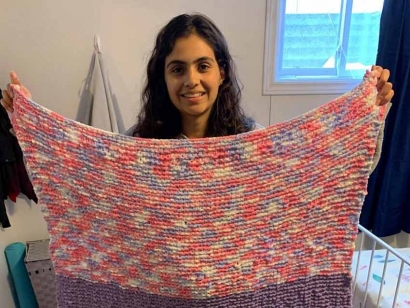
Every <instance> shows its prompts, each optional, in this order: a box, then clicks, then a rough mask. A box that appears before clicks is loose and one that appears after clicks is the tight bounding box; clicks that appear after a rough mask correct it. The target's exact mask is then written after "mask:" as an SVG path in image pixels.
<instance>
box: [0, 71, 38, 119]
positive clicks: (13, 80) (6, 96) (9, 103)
mask: <svg viewBox="0 0 410 308" xmlns="http://www.w3.org/2000/svg"><path fill="white" fill-rule="evenodd" d="M13 88H14V89H16V90H19V91H20V92H21V93H23V95H24V96H25V97H27V98H31V93H30V91H29V90H28V89H27V88H26V87H25V86H23V85H22V84H21V81H20V79H19V78H18V76H17V74H16V73H15V72H10V83H9V84H7V90H3V91H2V95H3V98H2V100H1V104H2V105H3V107H4V108H5V109H6V110H7V111H8V112H13V111H14V109H13Z"/></svg>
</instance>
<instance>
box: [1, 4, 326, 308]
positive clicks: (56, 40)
mask: <svg viewBox="0 0 410 308" xmlns="http://www.w3.org/2000/svg"><path fill="white" fill-rule="evenodd" d="M194 11H197V12H201V13H204V14H206V15H208V16H210V17H211V18H212V19H213V20H214V21H215V22H216V24H217V25H218V26H219V27H220V29H221V30H222V32H223V33H224V34H225V36H226V38H227V40H228V42H229V44H230V49H231V52H232V55H233V56H234V59H235V61H236V63H237V65H238V70H239V75H240V79H241V81H242V83H243V84H244V86H245V88H244V92H243V102H244V107H245V109H246V111H247V113H248V114H249V115H251V116H253V117H254V118H256V120H257V121H258V122H259V123H260V124H262V125H265V126H266V125H269V124H273V123H277V122H281V121H284V120H287V119H289V118H292V117H295V116H297V115H299V114H301V113H303V112H306V111H308V110H310V109H312V108H314V107H317V106H318V105H320V104H321V103H324V102H326V101H328V100H330V99H332V98H333V97H332V96H321V95H312V96H299V97H298V96H277V97H274V96H272V97H269V96H262V95H261V91H262V71H263V70H262V65H263V48H264V26H265V0H224V1H220V0H219V1H218V0H208V1H202V0H189V1H188V0H167V1H161V0H151V1H149V0H116V1H114V0H70V1H62V0H36V1H29V0H26V1H24V0H17V1H16V0H1V10H0V38H1V42H0V64H1V65H0V86H3V87H4V85H5V84H6V83H7V82H8V72H9V71H10V70H15V71H16V72H17V73H18V74H19V76H20V78H21V80H22V81H23V82H24V83H25V85H26V86H27V87H29V89H30V90H31V92H32V94H33V97H34V99H35V100H36V101H38V102H40V103H41V104H43V105H44V106H46V107H48V108H50V109H52V110H54V111H56V112H58V113H61V114H63V115H65V116H67V117H72V118H73V117H75V114H76V110H77V106H78V91H79V89H80V87H81V83H82V80H83V79H84V78H85V76H86V73H87V70H88V66H89V62H90V59H91V54H92V51H93V36H94V34H99V35H100V38H101V45H102V50H103V52H104V56H105V60H106V62H107V67H108V68H109V70H110V71H109V75H110V78H111V81H112V84H113V88H114V89H115V92H116V94H117V96H118V98H119V103H120V108H121V112H122V114H123V118H124V122H125V124H126V126H131V125H132V124H133V123H134V122H135V116H136V114H137V110H138V107H139V104H138V100H139V93H140V89H141V84H142V81H143V73H144V68H145V65H146V61H147V57H148V53H149V51H150V50H151V48H152V47H153V42H154V37H155V35H156V33H157V32H158V30H159V29H160V28H161V27H162V26H163V25H164V24H165V23H166V22H167V21H168V20H169V19H171V18H172V17H174V16H176V15H178V14H180V13H185V12H194ZM7 208H8V212H9V218H10V222H11V224H12V227H11V228H9V229H5V230H0V303H1V307H2V308H8V307H13V304H12V299H11V295H10V292H9V288H8V285H7V281H6V272H7V268H6V265H5V260H4V257H3V252H2V251H3V250H4V247H5V246H6V245H7V244H9V243H12V242H15V241H22V242H25V241H27V240H34V239H41V238H46V237H47V230H46V225H45V222H44V220H43V218H42V216H41V213H40V210H39V206H38V205H35V204H31V203H29V202H27V201H26V200H25V199H19V200H18V202H17V204H15V205H14V204H12V203H10V202H8V203H7Z"/></svg>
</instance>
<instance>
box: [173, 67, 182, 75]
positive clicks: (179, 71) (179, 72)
mask: <svg viewBox="0 0 410 308" xmlns="http://www.w3.org/2000/svg"><path fill="white" fill-rule="evenodd" d="M172 72H173V73H175V74H181V73H182V67H175V68H173V69H172Z"/></svg>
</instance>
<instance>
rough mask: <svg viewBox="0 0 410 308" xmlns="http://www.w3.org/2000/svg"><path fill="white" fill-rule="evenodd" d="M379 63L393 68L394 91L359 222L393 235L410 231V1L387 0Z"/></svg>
mask: <svg viewBox="0 0 410 308" xmlns="http://www.w3.org/2000/svg"><path fill="white" fill-rule="evenodd" d="M376 64H377V65H380V66H383V67H384V68H387V69H389V70H390V73H391V75H390V80H391V82H392V83H393V89H394V91H395V95H394V97H393V100H392V104H393V105H392V108H391V109H390V112H389V114H388V116H387V119H386V126H385V131H384V134H385V140H384V143H383V147H382V156H381V159H380V162H379V164H378V166H377V168H376V170H375V171H374V172H373V174H372V175H371V177H370V179H369V184H368V195H367V196H366V199H365V202H364V206H363V209H362V214H361V217H360V224H361V225H363V226H364V227H365V228H367V229H371V230H372V231H373V233H374V234H376V235H377V236H389V235H393V234H396V233H399V232H401V231H402V230H403V231H405V232H407V233H410V0H385V1H384V7H383V11H382V15H381V20H380V35H379V48H378V54H377V60H376Z"/></svg>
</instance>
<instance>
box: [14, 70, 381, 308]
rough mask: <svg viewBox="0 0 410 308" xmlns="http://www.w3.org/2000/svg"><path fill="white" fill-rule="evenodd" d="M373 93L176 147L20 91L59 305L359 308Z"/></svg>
mask: <svg viewBox="0 0 410 308" xmlns="http://www.w3.org/2000/svg"><path fill="white" fill-rule="evenodd" d="M375 83H376V81H375V79H374V78H373V77H372V75H371V73H367V75H366V76H365V78H364V81H363V82H362V83H361V84H360V85H359V86H358V87H357V88H356V89H354V90H353V91H352V92H350V93H348V94H346V95H344V96H341V97H340V98H338V99H335V100H334V101H332V102H329V103H327V104H325V105H323V106H321V107H319V108H318V109H316V110H313V111H311V112H309V113H306V114H304V115H302V116H299V117H297V118H295V119H292V120H290V121H288V122H284V123H280V124H277V125H273V126H270V127H268V128H265V129H261V130H256V131H252V132H248V133H244V134H239V135H235V136H228V137H217V138H203V139H178V140H155V139H142V138H132V137H127V136H122V135H118V134H114V133H109V132H105V131H101V130H98V129H95V128H93V127H88V126H85V125H82V124H80V123H77V122H75V121H73V120H70V119H67V118H64V117H62V116H61V115H58V114H56V113H54V112H52V111H50V110H48V109H46V108H44V107H42V106H40V105H38V104H36V103H35V102H33V101H31V100H28V99H25V98H24V97H23V96H22V95H20V93H18V92H16V93H15V101H14V109H15V112H14V117H13V125H14V128H15V130H16V133H17V136H18V139H19V142H20V145H21V147H22V148H23V151H24V155H25V159H26V161H27V165H28V170H29V174H30V177H31V180H32V182H33V184H34V188H35V192H36V194H37V196H38V197H39V200H40V203H41V204H42V206H43V211H44V214H45V219H46V221H47V224H48V229H49V232H50V237H51V246H50V250H51V255H52V261H53V264H54V267H55V273H56V276H57V287H58V301H59V307H76V308H78V307H87V308H90V307H150V308H156V307H161V308H163V307H230V308H236V307H304V308H306V307H315V308H318V307H338V308H340V307H350V306H351V292H350V290H351V276H350V266H351V260H352V254H353V248H354V240H355V238H356V231H357V223H358V215H359V212H360V208H361V205H362V202H363V200H364V196H365V194H366V185H367V180H368V176H369V172H370V168H371V165H372V159H373V154H374V151H375V147H376V138H377V135H378V133H379V128H380V124H381V122H382V120H383V114H384V108H383V107H382V108H379V107H377V106H375V95H376V87H375Z"/></svg>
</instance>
